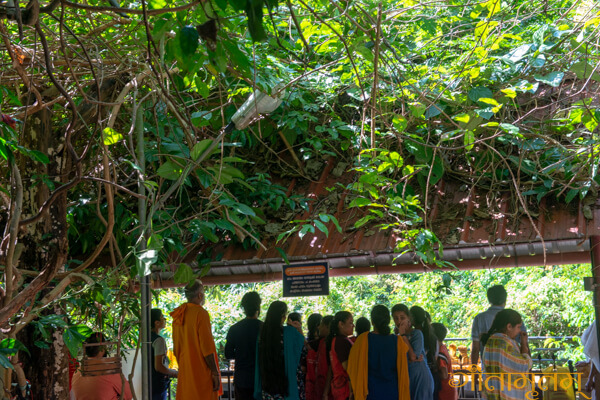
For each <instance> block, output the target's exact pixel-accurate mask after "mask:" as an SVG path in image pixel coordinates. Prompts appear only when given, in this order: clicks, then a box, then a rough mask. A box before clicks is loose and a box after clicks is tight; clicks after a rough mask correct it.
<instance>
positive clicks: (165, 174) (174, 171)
mask: <svg viewBox="0 0 600 400" xmlns="http://www.w3.org/2000/svg"><path fill="white" fill-rule="evenodd" d="M182 172H183V169H182V168H181V166H179V164H176V163H175V162H173V161H167V162H165V163H163V165H161V166H160V167H159V168H158V171H156V173H157V174H158V176H160V177H162V178H165V179H168V180H171V181H175V180H177V179H179V177H180V176H181V174H182Z"/></svg>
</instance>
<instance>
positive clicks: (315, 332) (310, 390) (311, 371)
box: [304, 313, 323, 400]
mask: <svg viewBox="0 0 600 400" xmlns="http://www.w3.org/2000/svg"><path fill="white" fill-rule="evenodd" d="M322 320H323V316H322V315H321V314H316V313H315V314H311V315H310V316H309V317H308V319H307V320H306V325H307V327H308V335H307V336H306V344H305V348H306V375H305V377H306V378H305V379H306V380H305V386H304V390H305V393H306V400H321V399H320V398H317V395H316V388H315V384H316V380H317V354H318V353H317V351H318V350H319V325H320V324H321V321H322Z"/></svg>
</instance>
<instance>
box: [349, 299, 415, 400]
mask: <svg viewBox="0 0 600 400" xmlns="http://www.w3.org/2000/svg"><path fill="white" fill-rule="evenodd" d="M371 322H372V324H373V332H364V333H362V334H361V335H359V336H358V338H356V342H355V343H354V346H352V350H351V351H350V358H349V359H348V375H349V376H350V382H351V383H352V393H353V394H354V399H355V400H387V399H399V400H409V399H410V388H409V387H410V384H409V377H408V359H407V353H408V345H407V344H406V342H405V341H404V338H403V337H402V336H396V335H394V334H392V333H391V331H390V311H389V310H388V308H387V307H386V306H384V305H381V304H379V305H376V306H375V307H373V309H372V310H371Z"/></svg>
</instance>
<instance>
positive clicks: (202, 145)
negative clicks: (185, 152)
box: [190, 139, 213, 161]
mask: <svg viewBox="0 0 600 400" xmlns="http://www.w3.org/2000/svg"><path fill="white" fill-rule="evenodd" d="M212 143H213V140H212V139H204V140H202V141H201V142H198V143H196V144H195V145H194V148H193V149H192V152H191V153H190V156H191V157H192V160H194V161H197V160H198V158H200V156H201V155H202V154H204V152H205V151H206V149H208V147H209V146H210V145H211V144H212Z"/></svg>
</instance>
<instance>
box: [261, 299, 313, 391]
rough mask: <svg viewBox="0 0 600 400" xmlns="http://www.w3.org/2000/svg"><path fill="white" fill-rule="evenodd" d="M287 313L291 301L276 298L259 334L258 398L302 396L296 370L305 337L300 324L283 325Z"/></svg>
mask: <svg viewBox="0 0 600 400" xmlns="http://www.w3.org/2000/svg"><path fill="white" fill-rule="evenodd" d="M286 316H287V304H285V303H284V302H282V301H274V302H273V303H271V305H270V306H269V309H268V310H267V315H266V317H265V322H264V324H263V326H262V328H261V331H260V335H259V338H258V352H257V358H258V363H257V364H258V368H256V374H255V380H254V398H255V399H264V400H282V399H286V400H298V399H299V394H298V382H297V380H296V371H297V369H298V364H299V362H300V354H301V352H302V347H303V346H304V337H303V336H302V335H301V334H300V333H299V332H298V331H297V330H296V328H294V327H292V326H283V323H284V322H285V320H286Z"/></svg>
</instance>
